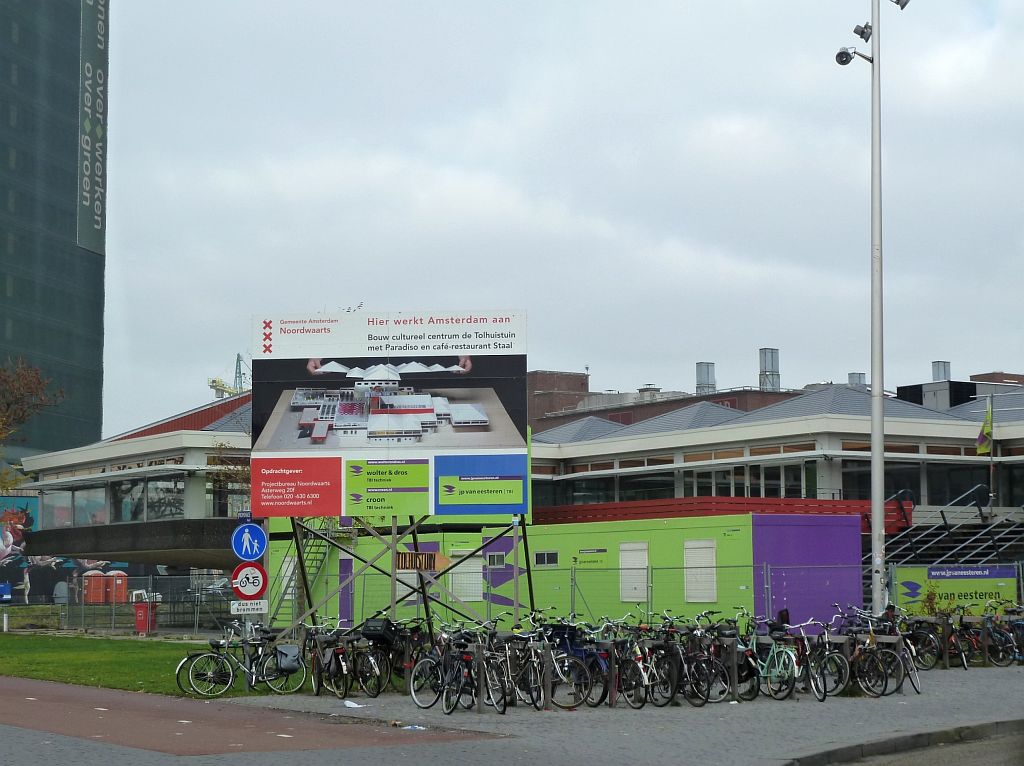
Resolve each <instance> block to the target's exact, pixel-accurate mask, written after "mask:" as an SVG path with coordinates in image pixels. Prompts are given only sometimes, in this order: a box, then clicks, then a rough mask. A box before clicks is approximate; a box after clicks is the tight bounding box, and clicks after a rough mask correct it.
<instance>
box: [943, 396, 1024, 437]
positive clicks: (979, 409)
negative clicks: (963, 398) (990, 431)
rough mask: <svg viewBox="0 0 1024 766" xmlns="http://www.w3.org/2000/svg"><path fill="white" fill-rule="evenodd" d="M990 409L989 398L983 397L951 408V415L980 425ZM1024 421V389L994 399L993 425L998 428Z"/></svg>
mask: <svg viewBox="0 0 1024 766" xmlns="http://www.w3.org/2000/svg"><path fill="white" fill-rule="evenodd" d="M987 409H988V397H987V396H982V397H980V398H978V399H975V400H973V401H970V402H966V403H964V404H958V405H957V406H956V407H950V408H949V412H950V414H951V415H956V416H957V417H960V418H965V419H966V420H973V421H975V422H977V423H980V422H981V421H982V420H984V419H985V411H986V410H987ZM1022 420H1024V387H1021V389H1020V390H1019V391H1008V392H1006V393H1001V394H996V395H995V396H993V397H992V423H993V427H995V428H998V427H999V424H1000V423H1019V422H1020V421H1022Z"/></svg>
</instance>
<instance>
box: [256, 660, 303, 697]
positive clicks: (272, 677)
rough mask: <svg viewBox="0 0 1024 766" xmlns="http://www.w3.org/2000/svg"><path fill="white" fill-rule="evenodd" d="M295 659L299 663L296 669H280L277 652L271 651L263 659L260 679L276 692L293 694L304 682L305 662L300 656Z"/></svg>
mask: <svg viewBox="0 0 1024 766" xmlns="http://www.w3.org/2000/svg"><path fill="white" fill-rule="evenodd" d="M296 659H297V660H298V663H299V666H298V668H297V669H296V670H281V669H280V667H278V658H277V652H271V653H270V654H269V655H267V657H266V658H265V659H264V660H263V667H262V668H261V670H262V676H263V678H262V680H264V681H266V682H267V686H269V687H270V688H271V689H272V690H273V691H275V692H277V693H278V694H294V693H295V692H297V691H298V690H299V689H301V688H302V685H303V684H304V683H306V663H305V662H303V661H302V658H301V657H297V658H296Z"/></svg>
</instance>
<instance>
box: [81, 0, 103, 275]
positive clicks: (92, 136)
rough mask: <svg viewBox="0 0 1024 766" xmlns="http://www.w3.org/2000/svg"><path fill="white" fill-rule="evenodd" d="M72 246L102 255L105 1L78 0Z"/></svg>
mask: <svg viewBox="0 0 1024 766" xmlns="http://www.w3.org/2000/svg"><path fill="white" fill-rule="evenodd" d="M81 2H82V29H81V42H80V49H79V81H78V246H79V247H84V248H85V249H86V250H91V251H92V252H94V253H98V254H100V255H103V254H104V253H105V251H106V233H107V113H108V102H107V92H108V91H107V86H108V83H107V73H108V70H107V62H108V59H109V51H108V49H109V45H108V43H109V26H108V14H107V9H108V5H107V0H81Z"/></svg>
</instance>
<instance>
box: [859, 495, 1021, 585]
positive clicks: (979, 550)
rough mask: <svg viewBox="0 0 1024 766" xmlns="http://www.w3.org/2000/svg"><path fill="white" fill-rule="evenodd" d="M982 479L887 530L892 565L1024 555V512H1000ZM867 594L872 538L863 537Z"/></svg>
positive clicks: (1014, 558)
mask: <svg viewBox="0 0 1024 766" xmlns="http://www.w3.org/2000/svg"><path fill="white" fill-rule="evenodd" d="M988 497H989V495H988V487H987V486H986V485H984V484H979V485H977V486H975V487H972V488H971V489H970V490H968V491H967V492H965V493H964V494H962V495H961V496H960V497H958V498H956V499H955V500H953V502H951V503H950V504H948V505H946V506H944V507H942V508H939V509H937V510H926V509H915V512H914V516H913V523H911V524H909V525H908V526H907V527H906V528H904V529H901V530H899V531H898V532H896V533H894V534H890V535H886V541H885V549H886V562H887V563H888V564H889V565H891V566H926V565H934V564H947V565H951V564H963V565H978V564H996V563H1009V562H1013V561H1018V560H1024V515H1022V514H1021V513H1020V512H1016V513H1011V514H1009V515H1006V516H998V515H997V514H996V513H995V512H994V509H993V508H992V507H991V506H989V505H986V504H985V502H984V501H986V500H988ZM863 544H864V551H863V554H864V555H863V559H862V563H863V565H864V571H865V594H870V592H871V589H870V564H871V538H870V535H864V536H863Z"/></svg>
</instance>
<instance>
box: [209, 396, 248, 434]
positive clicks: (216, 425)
mask: <svg viewBox="0 0 1024 766" xmlns="http://www.w3.org/2000/svg"><path fill="white" fill-rule="evenodd" d="M203 430H204V431H224V432H228V433H243V434H251V433H252V400H251V399H250V400H249V401H248V402H246V403H245V404H243V405H242V406H241V407H239V408H238V409H236V410H233V411H232V412H229V413H228V414H227V415H225V416H224V417H222V418H221V419H220V420H215V421H214V422H212V423H210V425H208V426H207V427H206V428H204V429H203Z"/></svg>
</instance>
